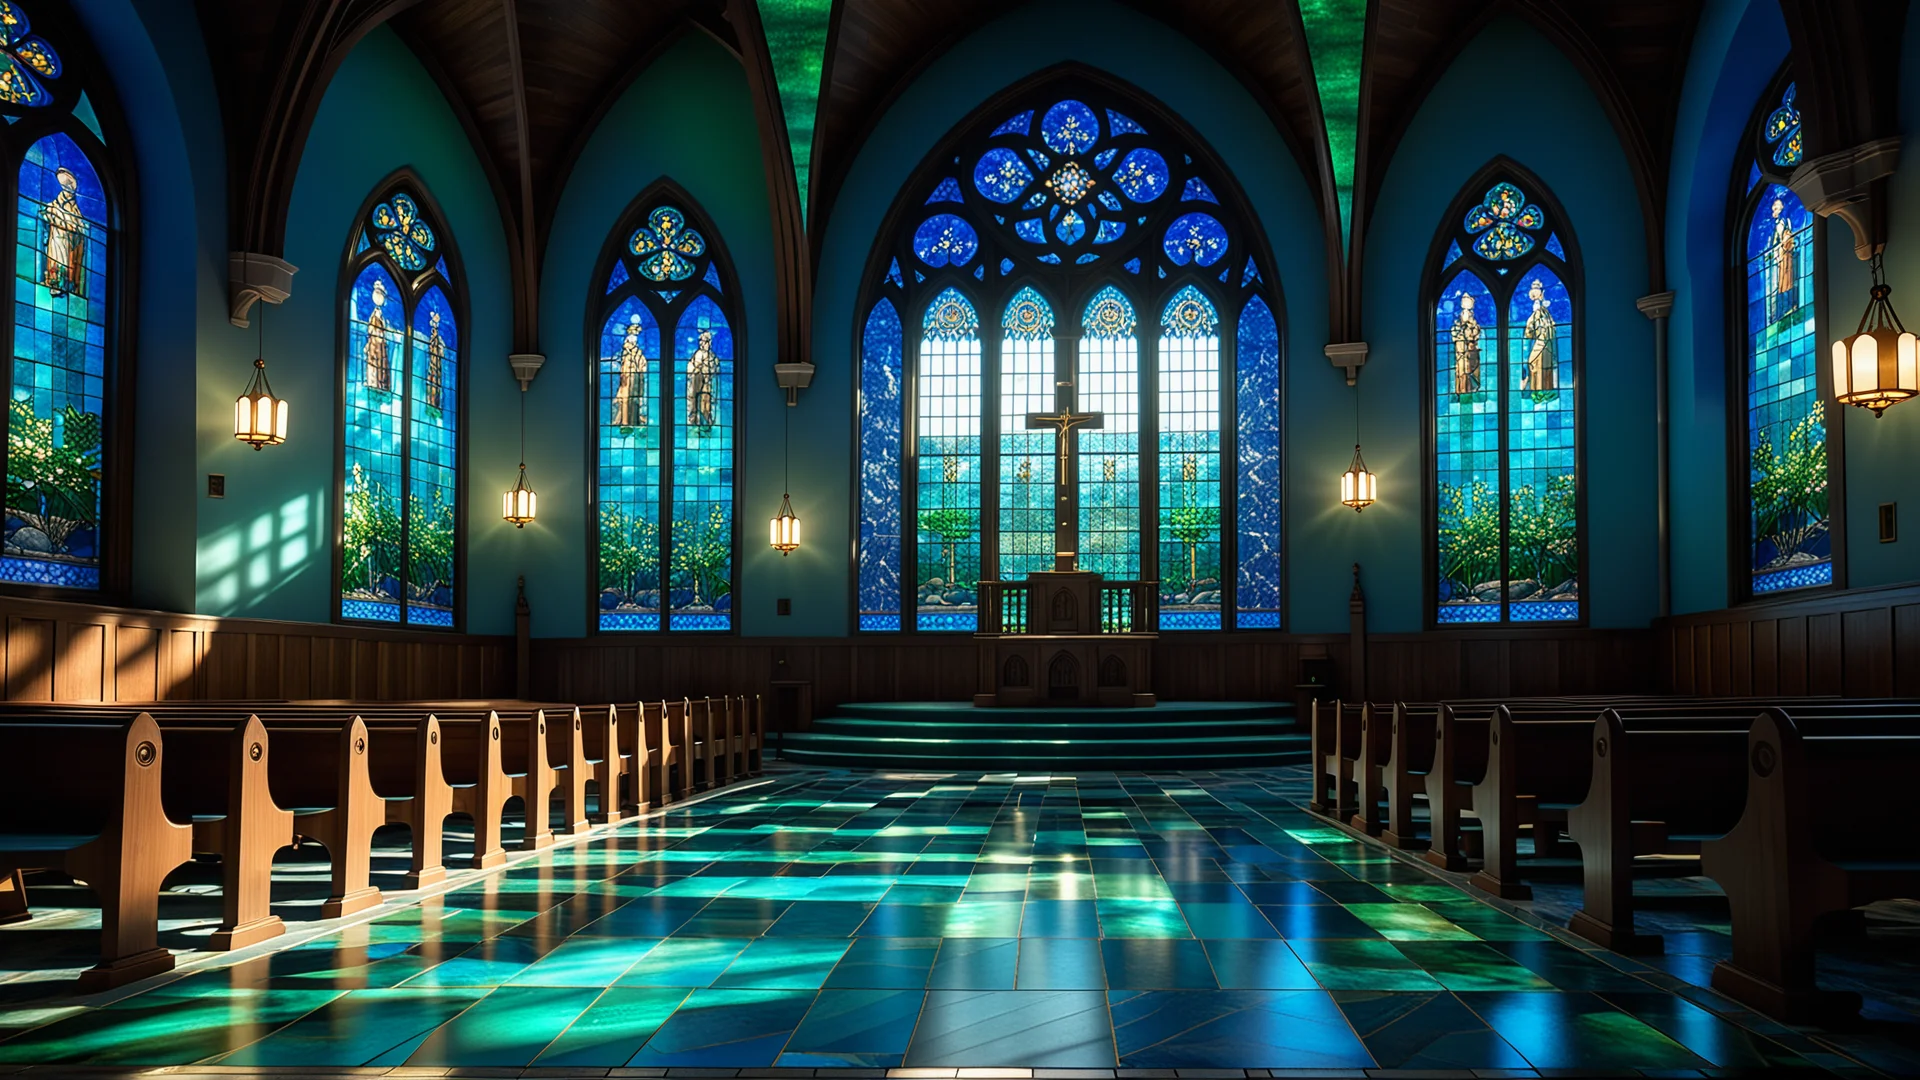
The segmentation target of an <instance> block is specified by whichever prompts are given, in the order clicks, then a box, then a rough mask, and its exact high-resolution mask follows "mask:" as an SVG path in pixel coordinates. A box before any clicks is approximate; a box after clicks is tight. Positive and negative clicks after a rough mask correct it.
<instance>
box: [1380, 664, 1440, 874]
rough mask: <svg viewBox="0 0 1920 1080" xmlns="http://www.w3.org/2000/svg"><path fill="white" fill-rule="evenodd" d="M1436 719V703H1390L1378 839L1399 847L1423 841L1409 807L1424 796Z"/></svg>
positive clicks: (1381, 779)
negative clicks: (1382, 817)
mask: <svg viewBox="0 0 1920 1080" xmlns="http://www.w3.org/2000/svg"><path fill="white" fill-rule="evenodd" d="M1439 720H1440V709H1439V707H1438V706H1436V705H1409V704H1408V703H1406V702H1404V701H1396V702H1394V703H1393V719H1392V729H1391V730H1390V731H1389V733H1388V747H1387V764H1386V767H1385V768H1384V769H1382V770H1381V778H1380V786H1381V790H1382V792H1383V794H1384V797H1385V798H1386V803H1387V806H1386V820H1385V821H1384V822H1383V823H1382V827H1381V830H1380V840H1381V842H1382V843H1385V844H1388V845H1390V846H1392V847H1397V848H1401V849H1403V850H1405V849H1410V848H1417V847H1420V846H1422V844H1423V841H1421V839H1420V837H1419V835H1418V834H1417V833H1416V831H1415V826H1414V817H1413V811H1414V806H1415V803H1416V801H1417V800H1418V799H1424V798H1426V793H1427V783H1426V778H1427V773H1428V772H1429V771H1430V770H1432V768H1433V751H1434V737H1435V735H1436V733H1437V732H1438V730H1439V729H1438V726H1437V725H1438V723H1439Z"/></svg>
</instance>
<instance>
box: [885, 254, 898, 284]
mask: <svg viewBox="0 0 1920 1080" xmlns="http://www.w3.org/2000/svg"><path fill="white" fill-rule="evenodd" d="M887 280H888V281H891V282H893V284H894V287H895V288H899V287H900V284H901V281H900V260H899V259H893V260H891V261H889V262H888V263H887Z"/></svg>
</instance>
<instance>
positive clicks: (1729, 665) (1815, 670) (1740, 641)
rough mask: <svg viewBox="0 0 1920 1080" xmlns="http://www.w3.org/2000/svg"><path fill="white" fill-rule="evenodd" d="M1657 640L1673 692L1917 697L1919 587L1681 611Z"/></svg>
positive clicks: (1663, 670) (1661, 628) (1919, 689)
mask: <svg viewBox="0 0 1920 1080" xmlns="http://www.w3.org/2000/svg"><path fill="white" fill-rule="evenodd" d="M1654 636H1655V638H1656V640H1657V641H1658V644H1659V649H1660V656H1659V662H1660V667H1661V673H1662V675H1663V677H1664V678H1665V679H1666V681H1667V686H1666V688H1667V689H1669V690H1671V691H1673V692H1674V693H1676V694H1702V695H1714V696H1745V695H1764V694H1841V695H1844V696H1846V697H1889V696H1896V695H1897V696H1901V697H1913V696H1920V585H1891V586H1883V587H1879V588H1870V589H1853V590H1849V591H1847V592H1828V593H1816V594H1814V595H1811V596H1799V597H1793V598H1782V599H1779V600H1765V601H1760V602H1757V603H1752V604H1744V605H1742V606H1740V607H1737V608H1727V609H1724V610H1720V611H1703V612H1699V613H1696V614H1691V615H1676V616H1673V617H1671V618H1669V619H1665V620H1662V621H1661V622H1660V623H1659V624H1657V625H1656V626H1655V628H1654Z"/></svg>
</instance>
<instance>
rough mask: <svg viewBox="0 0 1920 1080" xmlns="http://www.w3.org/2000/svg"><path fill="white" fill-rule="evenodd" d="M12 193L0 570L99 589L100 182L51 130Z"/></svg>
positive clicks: (104, 293)
mask: <svg viewBox="0 0 1920 1080" xmlns="http://www.w3.org/2000/svg"><path fill="white" fill-rule="evenodd" d="M14 10H18V9H14ZM18 198H19V202H18V218H17V225H16V232H15V236H16V244H15V256H14V276H15V280H14V286H15V287H14V326H13V367H12V387H11V389H12V394H11V398H10V400H9V403H8V410H7V521H6V545H5V551H4V554H3V555H0V580H4V581H7V582H12V583H18V584H29V585H54V586H64V587H67V588H79V589H97V588H99V587H100V538H101V526H102V520H101V518H102V510H103V507H102V499H101V490H102V489H101V479H102V476H103V474H104V470H105V468H106V467H107V463H106V462H105V460H104V447H103V439H104V433H105V427H104V425H105V415H106V370H107V357H106V349H107V322H108V312H109V311H110V310H111V308H110V307H109V304H110V297H109V296H108V290H107V273H106V267H107V237H108V230H107V198H106V192H105V190H104V189H103V188H102V186H101V183H100V176H99V174H98V173H97V172H96V171H95V170H94V167H93V163H92V161H91V160H89V158H88V157H87V154H86V153H85V151H83V150H82V149H81V147H80V145H79V143H77V142H76V141H75V140H74V138H73V137H72V136H69V135H67V134H65V133H61V132H55V133H53V134H50V135H46V136H43V137H42V138H40V139H39V140H38V141H36V142H34V143H33V144H32V145H31V146H29V147H28V148H27V152H26V155H25V159H24V160H23V161H22V162H21V165H20V172H19V197H18Z"/></svg>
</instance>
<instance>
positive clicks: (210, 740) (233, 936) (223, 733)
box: [161, 715, 293, 950]
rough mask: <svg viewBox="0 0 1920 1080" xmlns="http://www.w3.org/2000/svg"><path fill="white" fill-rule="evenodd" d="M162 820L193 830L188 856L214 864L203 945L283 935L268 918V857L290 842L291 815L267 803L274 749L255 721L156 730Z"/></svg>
mask: <svg viewBox="0 0 1920 1080" xmlns="http://www.w3.org/2000/svg"><path fill="white" fill-rule="evenodd" d="M161 730H162V731H163V732H164V737H165V739H166V744H167V749H168V751H169V753H168V755H167V765H166V768H165V769H164V770H163V771H162V772H161V796H162V802H163V803H164V804H165V806H166V809H167V815H168V816H169V817H170V818H172V819H174V820H176V821H182V820H184V821H190V822H192V824H193V850H194V851H195V852H196V853H207V854H214V855H218V856H219V857H220V900H221V905H222V912H221V920H220V925H219V926H218V927H216V928H215V929H214V932H213V936H212V937H211V938H210V939H209V940H208V947H209V948H213V949H219V950H226V949H242V948H245V947H247V946H248V945H254V944H257V943H259V942H262V941H267V940H269V939H271V938H276V937H279V936H280V935H281V934H284V933H286V925H285V924H284V923H282V922H281V921H280V917H279V916H278V915H275V914H274V913H273V857H274V855H275V854H277V853H278V852H279V851H280V849H281V848H283V847H286V846H287V845H289V844H291V843H293V812H292V811H291V810H283V809H281V808H280V806H279V804H277V803H275V802H274V801H273V791H272V784H271V782H270V779H269V769H270V762H271V760H272V755H273V753H274V749H275V744H274V742H273V741H272V740H271V739H270V738H269V737H268V734H267V727H266V725H265V724H263V723H261V722H260V718H259V717H258V716H251V715H250V716H248V717H247V718H246V719H245V720H244V721H242V722H240V723H238V724H233V723H211V724H197V723H193V722H191V721H184V720H182V721H172V720H170V721H168V722H165V723H163V724H161Z"/></svg>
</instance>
